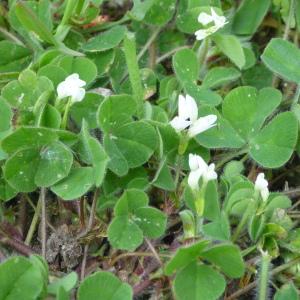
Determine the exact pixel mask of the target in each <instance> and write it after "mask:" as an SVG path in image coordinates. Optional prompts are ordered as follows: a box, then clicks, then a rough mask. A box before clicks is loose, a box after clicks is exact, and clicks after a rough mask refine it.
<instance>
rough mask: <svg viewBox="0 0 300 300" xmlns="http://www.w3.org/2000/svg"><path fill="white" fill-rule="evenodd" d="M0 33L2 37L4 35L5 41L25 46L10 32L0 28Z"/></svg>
mask: <svg viewBox="0 0 300 300" xmlns="http://www.w3.org/2000/svg"><path fill="white" fill-rule="evenodd" d="M0 33H2V35H4V36H5V37H6V38H7V39H9V40H11V41H13V42H15V43H16V44H17V45H20V46H25V45H24V43H23V42H22V41H21V40H19V39H18V38H17V37H16V36H14V35H13V34H12V33H11V32H9V31H7V30H6V29H5V28H3V27H0Z"/></svg>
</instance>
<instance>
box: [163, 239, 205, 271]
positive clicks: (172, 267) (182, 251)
mask: <svg viewBox="0 0 300 300" xmlns="http://www.w3.org/2000/svg"><path fill="white" fill-rule="evenodd" d="M208 243H209V242H208V241H199V242H197V243H195V244H193V245H189V246H185V247H184V246H183V247H181V248H179V249H178V250H177V251H176V253H175V255H174V256H173V257H172V259H171V260H170V261H169V262H168V263H167V265H166V267H165V274H166V275H168V276H170V275H172V273H174V272H175V271H176V270H178V269H181V268H183V267H185V266H187V265H188V264H190V263H191V262H192V261H195V260H196V259H197V258H198V257H199V256H200V255H201V253H202V252H203V250H204V249H205V248H206V247H207V245H208Z"/></svg>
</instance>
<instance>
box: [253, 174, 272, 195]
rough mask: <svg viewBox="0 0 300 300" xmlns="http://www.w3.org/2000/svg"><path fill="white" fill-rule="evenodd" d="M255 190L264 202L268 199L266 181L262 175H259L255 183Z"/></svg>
mask: <svg viewBox="0 0 300 300" xmlns="http://www.w3.org/2000/svg"><path fill="white" fill-rule="evenodd" d="M255 190H256V191H258V192H259V193H260V195H261V197H262V199H263V201H266V200H267V199H268V197H269V189H268V181H267V180H266V179H265V174H264V173H259V174H258V175H257V177H256V181H255Z"/></svg>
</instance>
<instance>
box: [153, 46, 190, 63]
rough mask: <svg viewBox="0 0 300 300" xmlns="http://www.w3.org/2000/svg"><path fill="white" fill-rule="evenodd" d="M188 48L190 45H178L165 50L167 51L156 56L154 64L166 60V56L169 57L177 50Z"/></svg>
mask: <svg viewBox="0 0 300 300" xmlns="http://www.w3.org/2000/svg"><path fill="white" fill-rule="evenodd" d="M189 48H191V47H189V46H180V47H177V48H175V49H172V50H170V51H169V52H167V53H165V54H163V55H162V56H160V57H158V58H157V59H156V64H160V63H161V62H162V61H164V60H166V59H167V58H169V57H170V56H172V55H173V54H174V53H176V52H177V51H179V50H182V49H189Z"/></svg>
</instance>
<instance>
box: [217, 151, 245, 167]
mask: <svg viewBox="0 0 300 300" xmlns="http://www.w3.org/2000/svg"><path fill="white" fill-rule="evenodd" d="M247 152H248V149H244V148H243V149H241V150H239V151H235V152H229V153H228V154H227V155H225V156H224V158H223V159H221V160H220V161H219V162H218V163H217V165H216V169H217V170H218V169H220V168H221V167H223V165H225V164H226V163H227V162H229V161H230V160H232V159H233V158H235V157H238V156H240V155H242V154H245V153H247Z"/></svg>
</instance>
